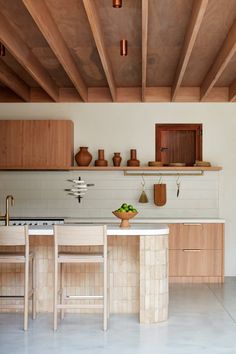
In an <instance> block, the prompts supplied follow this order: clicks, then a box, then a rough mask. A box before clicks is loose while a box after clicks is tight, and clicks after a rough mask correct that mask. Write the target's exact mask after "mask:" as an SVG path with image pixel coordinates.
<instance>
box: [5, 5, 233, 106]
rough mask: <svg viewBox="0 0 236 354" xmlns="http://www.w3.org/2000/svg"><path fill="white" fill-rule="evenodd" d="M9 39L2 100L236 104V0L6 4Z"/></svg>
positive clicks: (6, 38)
mask: <svg viewBox="0 0 236 354" xmlns="http://www.w3.org/2000/svg"><path fill="white" fill-rule="evenodd" d="M120 39H127V40H128V55H127V56H124V57H123V56H120V49H119V42H120ZM0 41H1V43H3V44H4V45H5V47H6V55H5V56H3V57H0V102H171V101H177V102H198V101H207V102H230V101H231V102H233V101H234V102H235V101H236V0H123V6H122V8H120V9H115V8H113V7H112V0H8V1H6V0H0Z"/></svg>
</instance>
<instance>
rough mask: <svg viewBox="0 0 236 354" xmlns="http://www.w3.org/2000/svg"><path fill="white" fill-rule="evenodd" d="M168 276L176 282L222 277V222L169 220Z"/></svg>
mask: <svg viewBox="0 0 236 354" xmlns="http://www.w3.org/2000/svg"><path fill="white" fill-rule="evenodd" d="M169 227H170V236H169V277H170V281H175V282H178V281H179V282H223V281H224V224H171V225H169Z"/></svg>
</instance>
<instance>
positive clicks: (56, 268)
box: [53, 257, 58, 331]
mask: <svg viewBox="0 0 236 354" xmlns="http://www.w3.org/2000/svg"><path fill="white" fill-rule="evenodd" d="M57 293H58V263H57V258H56V257H55V260H54V303H53V314H54V318H53V329H54V331H56V330H57Z"/></svg>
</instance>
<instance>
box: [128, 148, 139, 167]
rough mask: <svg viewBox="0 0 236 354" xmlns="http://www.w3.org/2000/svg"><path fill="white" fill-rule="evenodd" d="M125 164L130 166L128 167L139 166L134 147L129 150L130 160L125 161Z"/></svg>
mask: <svg viewBox="0 0 236 354" xmlns="http://www.w3.org/2000/svg"><path fill="white" fill-rule="evenodd" d="M127 166H130V167H135V166H140V161H139V160H137V151H136V149H131V150H130V160H128V161H127Z"/></svg>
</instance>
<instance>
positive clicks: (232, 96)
mask: <svg viewBox="0 0 236 354" xmlns="http://www.w3.org/2000/svg"><path fill="white" fill-rule="evenodd" d="M235 100H236V80H234V82H233V83H232V84H231V85H230V87H229V101H230V102H232V101H235Z"/></svg>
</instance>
